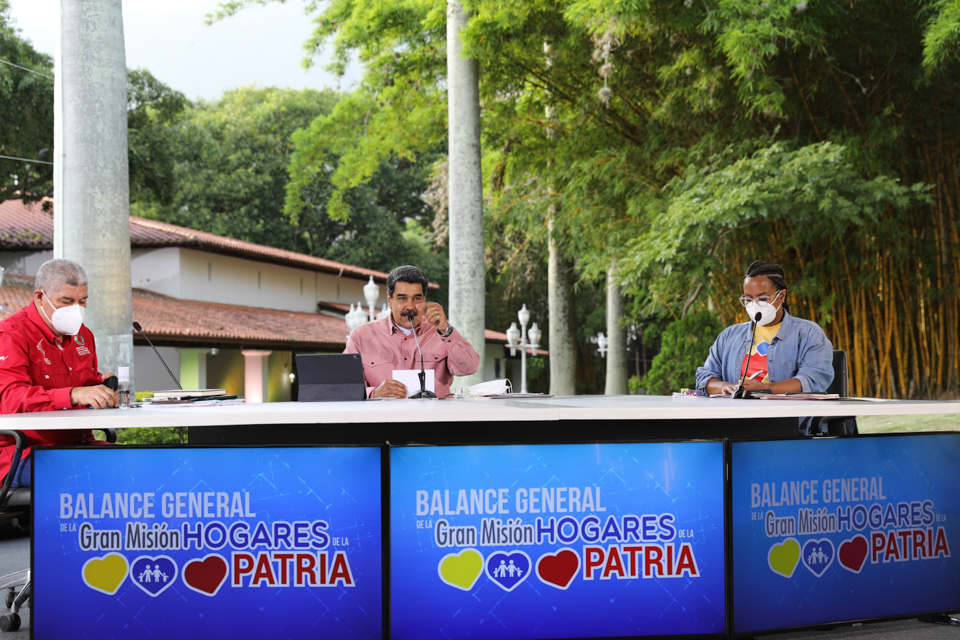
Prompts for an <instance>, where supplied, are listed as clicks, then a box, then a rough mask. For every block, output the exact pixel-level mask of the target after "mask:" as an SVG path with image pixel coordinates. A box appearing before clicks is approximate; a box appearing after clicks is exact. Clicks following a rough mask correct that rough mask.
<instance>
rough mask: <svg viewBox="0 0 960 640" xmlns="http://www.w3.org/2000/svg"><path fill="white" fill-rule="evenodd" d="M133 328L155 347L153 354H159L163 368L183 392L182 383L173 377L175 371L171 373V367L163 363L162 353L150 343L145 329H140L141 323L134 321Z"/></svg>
mask: <svg viewBox="0 0 960 640" xmlns="http://www.w3.org/2000/svg"><path fill="white" fill-rule="evenodd" d="M133 328H134V329H136V330H137V331H139V332H140V335H142V336H143V337H144V339H145V340H146V341H147V344H149V345H150V346H151V347H153V352H154V353H155V354H157V358H160V364H162V365H163V368H164V369H166V370H167V373H169V374H170V377H171V378H173V381H174V382H175V383H176V384H177V389H180V390H181V391H182V390H183V387H181V386H180V381H179V380H177V376H175V375H173V371H170V367H168V366H167V363H166V362H164V361H163V358H162V357H161V356H160V352H159V351H157V348H156V347H154V346H153V343H152V342H150V338H148V337H147V334H145V333H144V332H143V329H141V328H140V323H139V322H136V321H134V323H133Z"/></svg>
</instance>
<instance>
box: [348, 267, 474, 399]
mask: <svg viewBox="0 0 960 640" xmlns="http://www.w3.org/2000/svg"><path fill="white" fill-rule="evenodd" d="M427 284H428V283H427V276H425V275H424V273H423V271H421V270H420V269H418V268H417V267H414V266H410V265H407V266H403V267H397V268H396V269H394V270H393V271H391V272H390V274H389V275H388V276H387V302H388V303H389V305H390V315H389V316H387V317H386V318H381V319H379V320H375V321H373V322H368V323H367V324H364V325H362V326H360V327H357V328H356V329H354V330H353V332H352V333H351V334H350V337H348V338H347V348H346V349H344V350H343V352H344V353H359V354H360V358H361V359H362V360H363V375H364V378H366V383H367V397H368V398H388V397H389V398H406V397H407V396H408V395H410V394H409V391H411V390H408V389H407V387H406V386H404V385H403V383H401V382H399V381H397V380H394V379H393V371H394V369H411V370H417V371H419V369H420V354H419V353H418V352H417V343H416V341H415V340H414V336H413V332H414V331H416V332H417V338H419V340H420V348H421V349H422V351H423V366H424V367H425V368H426V369H433V370H434V372H435V373H434V376H435V384H436V394H437V397H438V398H444V397H446V396H447V395H449V393H450V384H451V383H452V382H453V376H468V375H471V374H473V373H476V371H477V367H478V366H479V365H480V356H479V355H477V352H476V350H474V348H473V347H472V346H471V345H470V343H469V342H467V340H466V338H464V337H463V336H462V335H460V332H459V331H457V330H456V329H454V328H453V326H451V325H450V324H449V323H448V322H447V316H446V314H445V313H444V312H443V307H441V306H440V305H439V304H437V303H436V302H427V301H426V292H427Z"/></svg>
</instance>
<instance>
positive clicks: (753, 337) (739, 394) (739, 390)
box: [733, 311, 763, 398]
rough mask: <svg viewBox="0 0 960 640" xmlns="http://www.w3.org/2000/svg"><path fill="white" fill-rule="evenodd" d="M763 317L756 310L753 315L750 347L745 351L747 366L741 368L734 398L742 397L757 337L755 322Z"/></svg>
mask: <svg viewBox="0 0 960 640" xmlns="http://www.w3.org/2000/svg"><path fill="white" fill-rule="evenodd" d="M762 317H763V314H762V313H760V312H759V311H757V314H756V315H755V316H754V317H753V333H752V334H751V335H750V349H749V350H748V351H747V366H746V367H744V368H743V375H742V376H741V377H740V385H739V386H738V387H737V388H736V390H735V391H734V392H733V397H734V398H743V397H744V392H745V390H744V388H743V385H744V383H745V382H746V381H747V372H748V371H750V358H751V357H752V356H753V342H754V340H756V338H757V323H758V322H760V318H762Z"/></svg>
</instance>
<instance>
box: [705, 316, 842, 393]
mask: <svg viewBox="0 0 960 640" xmlns="http://www.w3.org/2000/svg"><path fill="white" fill-rule="evenodd" d="M752 330H753V327H752V323H751V322H744V323H743V324H735V325H732V326H729V327H727V328H726V329H724V330H723V331H722V332H721V333H720V335H719V336H718V337H717V340H716V342H714V343H713V346H712V347H710V355H709V356H707V361H706V362H704V363H703V366H702V367H699V368H698V369H697V389H706V387H707V381H709V380H710V378H720V379H721V380H724V381H726V382H732V383H733V384H737V383H738V382H739V381H740V371H741V368H742V366H743V359H744V358H745V357H746V356H747V349H748V348H749V347H750V334H751V332H752ZM767 364H768V365H769V371H770V373H769V376H770V382H783V381H784V380H789V379H790V378H796V379H797V380H799V381H800V387H801V389H802V390H803V391H804V392H805V393H823V392H825V391H826V390H827V387H829V386H830V383H831V382H833V345H832V344H830V341H829V340H827V336H826V334H824V333H823V329H821V328H820V325H818V324H817V323H816V322H811V321H810V320H802V319H800V318H794V317H793V316H791V315H790V314H789V313H787V312H786V310H784V312H783V320H782V321H781V326H780V331H778V332H777V337H776V338H774V339H773V342H772V343H771V345H770V351H769V353H768V354H767Z"/></svg>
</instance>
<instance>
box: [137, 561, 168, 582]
mask: <svg viewBox="0 0 960 640" xmlns="http://www.w3.org/2000/svg"><path fill="white" fill-rule="evenodd" d="M168 579H169V576H168V575H167V574H165V573H164V572H163V571H160V565H159V564H158V565H154V567H153V569H151V568H150V565H147V568H146V569H144V570H143V571H141V572H140V575H138V576H137V582H166V581H167V580H168Z"/></svg>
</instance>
